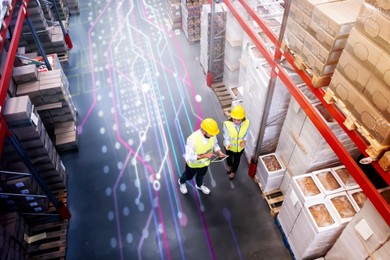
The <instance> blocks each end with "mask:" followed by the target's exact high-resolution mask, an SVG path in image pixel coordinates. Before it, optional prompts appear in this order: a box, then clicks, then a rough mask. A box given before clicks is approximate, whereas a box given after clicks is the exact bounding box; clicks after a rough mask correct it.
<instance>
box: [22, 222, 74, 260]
mask: <svg viewBox="0 0 390 260" xmlns="http://www.w3.org/2000/svg"><path fill="white" fill-rule="evenodd" d="M67 230H68V221H67V220H62V221H58V222H51V223H46V224H41V225H35V226H32V227H31V228H30V236H29V239H30V240H31V238H37V239H32V241H30V243H29V246H28V248H27V253H26V259H65V253H66V237H67Z"/></svg>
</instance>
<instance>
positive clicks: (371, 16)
mask: <svg viewBox="0 0 390 260" xmlns="http://www.w3.org/2000/svg"><path fill="white" fill-rule="evenodd" d="M356 27H357V29H358V30H359V31H361V32H363V33H364V34H366V35H367V36H369V37H370V38H371V39H372V40H373V41H375V42H376V43H377V44H378V45H379V46H381V47H382V48H383V49H384V50H388V49H389V48H390V18H388V17H386V16H384V15H383V14H382V12H380V10H379V9H377V8H375V7H374V6H372V5H369V4H367V3H365V4H363V5H362V7H361V10H360V13H359V16H358V17H357V20H356Z"/></svg>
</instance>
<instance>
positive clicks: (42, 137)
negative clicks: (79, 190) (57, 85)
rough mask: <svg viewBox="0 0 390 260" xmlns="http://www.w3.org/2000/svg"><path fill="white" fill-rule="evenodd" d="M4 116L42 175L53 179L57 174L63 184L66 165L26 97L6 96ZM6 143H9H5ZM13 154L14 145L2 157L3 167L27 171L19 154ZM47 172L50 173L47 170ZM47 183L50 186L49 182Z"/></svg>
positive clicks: (64, 182) (62, 184)
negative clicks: (64, 165)
mask: <svg viewBox="0 0 390 260" xmlns="http://www.w3.org/2000/svg"><path fill="white" fill-rule="evenodd" d="M3 116H4V119H5V120H6V122H7V125H8V126H9V127H10V128H11V131H12V132H13V133H14V134H15V136H16V137H17V138H18V140H19V142H20V144H21V146H22V147H23V148H24V149H25V151H26V154H27V155H28V156H29V158H30V160H31V162H32V164H33V165H34V166H35V168H36V170H37V171H38V173H39V174H40V175H41V177H42V178H43V179H45V180H52V178H53V177H54V178H56V183H55V184H56V185H57V184H59V185H60V187H62V188H65V187H66V173H65V174H64V172H65V168H64V167H63V164H62V162H61V160H60V158H59V155H58V153H57V151H56V149H55V147H54V145H53V143H52V142H51V139H50V137H49V136H48V134H47V132H46V129H45V127H44V125H43V123H42V121H41V119H40V116H39V115H38V113H36V111H35V109H34V107H33V105H32V103H31V101H30V99H29V97H28V96H21V97H13V98H9V99H7V102H6V105H5V107H4V111H3ZM5 145H6V146H7V145H8V147H10V148H11V147H12V146H11V145H10V144H8V143H5ZM15 155H16V152H15V151H14V149H9V154H7V156H3V157H2V160H3V165H4V167H5V169H7V170H11V171H19V172H28V168H27V167H26V166H25V165H24V164H23V163H21V162H22V160H21V159H20V158H19V156H18V155H16V156H15ZM47 172H50V174H46V173H47ZM48 186H49V188H51V185H48ZM57 186H58V185H57ZM57 186H56V187H57ZM53 189H54V187H53Z"/></svg>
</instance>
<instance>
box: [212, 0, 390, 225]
mask: <svg viewBox="0 0 390 260" xmlns="http://www.w3.org/2000/svg"><path fill="white" fill-rule="evenodd" d="M212 1H213V0H209V3H210V4H211V2H212ZM237 1H238V2H239V3H240V4H241V5H242V6H243V7H244V9H245V10H246V12H247V13H248V14H249V15H250V17H251V18H252V19H254V20H255V22H256V23H257V24H258V25H259V26H260V28H261V29H262V30H263V31H264V33H265V34H266V35H267V37H268V38H269V39H270V40H271V41H272V43H273V44H274V45H275V47H276V49H275V57H273V55H272V54H270V53H269V52H268V50H267V48H266V47H265V45H264V44H263V42H262V40H261V39H260V37H259V36H258V35H257V34H256V32H255V31H254V30H253V29H252V28H251V27H250V26H249V24H248V23H247V21H246V20H245V19H243V17H242V16H241V15H240V14H239V12H238V10H237V9H236V7H235V6H234V5H233V4H232V1H231V0H224V1H223V2H224V3H225V4H226V6H227V7H228V9H229V10H230V11H231V12H232V14H233V16H234V17H235V18H236V19H237V21H238V23H239V24H240V25H241V26H242V28H243V29H244V31H245V33H246V34H247V35H248V36H249V37H250V39H251V40H252V41H253V43H254V44H255V46H256V47H257V48H258V49H259V51H260V52H261V53H262V54H263V56H264V58H265V59H266V60H267V62H268V63H269V64H270V65H272V66H273V68H274V70H273V71H272V72H271V79H272V78H276V77H279V79H280V80H281V81H282V82H283V83H284V85H285V86H286V87H287V89H288V90H289V91H290V93H291V95H292V96H293V97H294V98H295V99H296V100H297V102H298V104H299V105H300V106H301V108H302V109H303V110H304V111H305V113H306V114H307V116H308V117H309V118H310V120H311V121H312V122H313V124H314V125H315V126H316V128H317V129H318V131H319V132H320V133H321V135H322V136H323V137H324V139H325V140H326V141H327V142H328V144H329V146H330V147H331V148H332V149H333V151H334V152H335V154H336V155H337V156H338V157H339V159H340V161H341V162H342V163H343V164H344V165H345V167H346V168H347V169H348V171H349V172H350V173H351V174H352V176H353V177H354V178H355V180H356V181H357V183H358V184H359V185H360V187H361V188H362V190H363V191H364V193H365V194H366V195H367V197H368V198H369V199H370V200H371V202H372V203H373V204H374V206H375V208H376V209H377V210H378V212H379V213H380V214H381V215H382V217H383V219H384V220H385V221H386V222H387V224H388V225H389V226H390V205H389V204H388V203H387V202H386V201H385V199H384V198H383V197H382V196H381V195H380V194H379V192H378V191H377V189H376V188H375V186H374V185H373V184H372V183H371V182H370V180H369V179H368V178H367V176H366V175H365V173H364V172H363V171H362V170H361V168H360V167H359V166H358V165H357V163H356V162H355V160H354V159H353V158H352V157H351V156H350V155H349V153H348V152H347V150H346V149H345V148H344V147H343V145H342V144H341V143H340V142H339V141H338V139H337V137H336V136H335V135H334V134H333V132H332V130H331V129H330V128H329V127H328V126H327V125H326V124H325V123H324V122H323V120H321V117H320V115H319V114H318V112H316V111H315V109H314V108H313V107H312V106H311V104H310V103H309V102H308V101H307V99H306V98H305V97H304V95H303V94H302V93H301V92H300V91H299V89H298V87H297V86H296V85H295V84H294V82H293V81H292V80H291V78H289V76H288V75H287V73H286V71H285V70H284V69H283V67H282V66H281V65H280V64H279V63H277V62H276V61H275V60H277V56H278V55H280V54H282V55H283V56H284V58H285V59H286V60H287V61H288V62H289V63H290V65H291V66H292V68H293V69H294V70H295V71H296V73H297V74H298V75H299V76H301V78H302V79H303V81H304V82H305V83H306V84H307V86H308V87H309V88H310V90H311V91H312V92H313V93H314V94H315V96H316V97H317V98H318V99H319V100H320V101H321V103H322V104H323V105H324V107H325V108H326V109H327V110H328V111H329V113H330V114H331V115H332V116H333V117H334V119H335V120H336V121H337V123H338V124H339V125H340V126H341V127H342V129H343V130H344V131H345V132H346V134H347V135H348V136H349V137H350V138H351V140H352V141H353V142H354V143H355V144H356V146H357V147H358V148H359V150H360V151H361V152H362V154H363V155H364V156H366V157H367V156H368V154H367V153H366V149H367V142H366V141H365V140H364V139H363V137H362V136H361V135H360V134H359V133H358V132H357V131H356V130H354V131H350V130H348V129H347V128H346V127H345V126H344V125H343V122H344V121H345V119H346V118H345V116H344V114H343V113H342V112H341V111H340V110H339V109H338V108H337V107H336V106H335V105H333V104H331V105H329V104H328V103H327V102H326V101H325V100H324V98H323V97H324V95H325V92H324V90H322V89H321V88H315V87H314V86H313V84H312V82H311V78H310V77H309V76H308V75H307V74H306V72H305V71H300V70H299V69H298V68H297V67H296V66H295V64H294V57H293V55H292V54H291V53H289V52H287V51H283V50H282V49H281V44H280V42H278V39H277V37H276V36H275V34H274V33H273V32H272V31H271V30H270V29H269V28H268V27H267V26H266V25H265V23H264V22H263V21H262V19H260V18H259V17H258V16H257V14H256V13H255V12H254V11H253V9H252V8H251V7H250V6H249V5H248V3H247V2H246V1H245V0H237ZM286 1H291V0H286ZM286 11H287V12H288V10H286ZM371 164H372V166H373V167H374V168H375V170H376V171H377V172H378V173H379V175H380V176H381V177H382V178H383V179H384V181H385V182H386V183H387V185H389V186H390V174H388V173H386V172H385V171H384V170H382V168H381V167H380V166H379V164H378V162H375V161H373V162H372V163H371Z"/></svg>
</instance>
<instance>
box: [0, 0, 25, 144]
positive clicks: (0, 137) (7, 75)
mask: <svg viewBox="0 0 390 260" xmlns="http://www.w3.org/2000/svg"><path fill="white" fill-rule="evenodd" d="M15 2H16V1H15V0H14V1H12V10H13V9H14V8H15ZM27 3H28V0H25V1H24V4H23V5H22V6H21V7H20V10H19V13H18V18H17V20H16V24H15V28H14V31H13V34H12V39H11V43H10V47H9V50H8V54H7V58H6V59H5V62H4V69H3V71H2V72H1V79H0V107H1V110H3V108H4V104H5V99H6V97H7V91H8V85H9V82H10V80H11V76H12V69H13V67H14V61H15V55H16V51H17V50H18V44H19V39H20V35H21V33H22V29H23V23H24V18H25V15H26V8H27ZM11 16H12V15H11V14H10V15H9V16H8V17H7V21H8V23H7V26H6V29H4V31H7V30H8V26H9V22H10V18H11ZM2 44H3V43H1V45H0V47H1V48H2V47H3V46H2ZM1 112H2V111H1ZM6 128H7V127H6V124H5V121H4V120H1V130H2V131H0V151H2V150H3V145H4V139H5V130H4V129H6Z"/></svg>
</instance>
